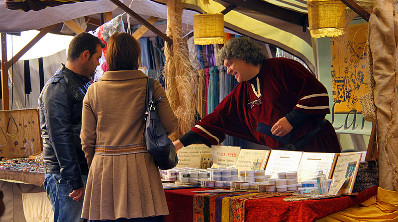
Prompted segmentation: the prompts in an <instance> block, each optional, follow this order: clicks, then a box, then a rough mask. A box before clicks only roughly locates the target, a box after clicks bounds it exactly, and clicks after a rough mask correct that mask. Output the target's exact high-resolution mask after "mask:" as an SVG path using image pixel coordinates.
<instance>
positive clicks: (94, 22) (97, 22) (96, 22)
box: [84, 16, 101, 26]
mask: <svg viewBox="0 0 398 222" xmlns="http://www.w3.org/2000/svg"><path fill="white" fill-rule="evenodd" d="M84 19H85V21H86V22H87V24H91V25H95V26H100V25H101V21H100V20H98V19H95V18H92V17H89V16H84Z"/></svg>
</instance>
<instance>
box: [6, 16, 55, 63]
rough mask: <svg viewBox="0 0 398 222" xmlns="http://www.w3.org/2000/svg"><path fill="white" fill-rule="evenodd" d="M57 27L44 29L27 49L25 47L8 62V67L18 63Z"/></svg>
mask: <svg viewBox="0 0 398 222" xmlns="http://www.w3.org/2000/svg"><path fill="white" fill-rule="evenodd" d="M55 26H57V24H54V25H50V26H47V27H45V28H43V29H42V30H41V31H40V32H39V33H38V34H37V35H36V36H35V37H34V38H33V39H32V40H30V42H29V43H28V44H26V46H25V47H23V48H22V49H21V50H20V51H19V52H18V53H17V54H15V56H14V57H12V58H11V59H10V61H8V64H7V65H8V67H11V66H12V65H14V63H16V62H17V61H18V60H19V59H20V58H21V57H22V56H23V55H24V54H25V53H26V52H27V51H29V49H30V48H32V47H33V46H34V45H35V44H36V43H37V42H38V41H39V40H40V39H41V38H43V36H45V35H46V34H47V33H49V32H50V31H51V30H53V28H54V27H55Z"/></svg>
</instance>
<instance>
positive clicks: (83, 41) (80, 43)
mask: <svg viewBox="0 0 398 222" xmlns="http://www.w3.org/2000/svg"><path fill="white" fill-rule="evenodd" d="M98 45H100V46H101V47H102V48H104V47H105V45H104V43H102V41H101V40H100V39H99V38H97V37H95V36H94V35H91V34H89V33H87V32H82V33H80V34H78V35H76V36H75V37H74V38H73V39H72V41H71V42H70V43H69V49H68V61H74V60H75V59H77V58H79V56H80V54H82V52H84V51H86V50H88V51H89V52H90V58H91V56H93V55H94V54H95V53H96V52H97V46H98Z"/></svg>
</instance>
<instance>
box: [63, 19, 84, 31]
mask: <svg viewBox="0 0 398 222" xmlns="http://www.w3.org/2000/svg"><path fill="white" fill-rule="evenodd" d="M64 24H65V25H67V26H68V27H69V28H70V29H72V31H74V32H75V33H76V34H79V33H82V32H84V31H85V30H84V29H83V28H82V27H81V26H80V25H79V24H77V23H76V22H75V21H74V20H69V21H65V22H64Z"/></svg>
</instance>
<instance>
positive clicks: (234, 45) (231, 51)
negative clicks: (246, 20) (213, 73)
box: [218, 37, 267, 65]
mask: <svg viewBox="0 0 398 222" xmlns="http://www.w3.org/2000/svg"><path fill="white" fill-rule="evenodd" d="M266 58H267V56H266V54H265V50H264V49H263V48H262V47H261V46H260V45H259V44H258V43H256V42H255V41H254V40H252V39H250V38H248V37H236V38H231V39H230V40H229V41H228V42H227V44H225V45H224V47H223V48H222V49H221V50H220V51H219V52H218V60H219V62H220V63H221V64H223V62H224V60H225V59H227V60H230V59H241V60H243V61H245V62H246V63H250V64H253V65H258V64H261V63H262V62H263V61H264V60H265V59H266Z"/></svg>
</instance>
